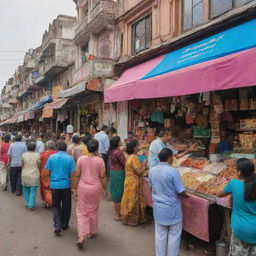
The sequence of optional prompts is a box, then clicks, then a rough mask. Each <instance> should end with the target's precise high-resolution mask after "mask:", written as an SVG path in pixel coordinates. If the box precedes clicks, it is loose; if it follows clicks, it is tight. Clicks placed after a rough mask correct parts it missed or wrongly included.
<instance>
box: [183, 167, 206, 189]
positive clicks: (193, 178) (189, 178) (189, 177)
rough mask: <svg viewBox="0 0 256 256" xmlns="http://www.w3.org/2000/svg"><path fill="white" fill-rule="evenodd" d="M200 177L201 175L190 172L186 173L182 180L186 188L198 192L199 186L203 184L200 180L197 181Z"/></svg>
mask: <svg viewBox="0 0 256 256" xmlns="http://www.w3.org/2000/svg"><path fill="white" fill-rule="evenodd" d="M199 176H200V174H199V173H196V172H193V171H190V172H187V173H185V174H184V175H183V176H182V177H181V178H182V182H183V184H184V186H185V187H186V188H189V189H192V190H196V189H197V188H198V186H199V185H200V184H201V183H202V182H200V181H199V180H197V178H198V177H199Z"/></svg>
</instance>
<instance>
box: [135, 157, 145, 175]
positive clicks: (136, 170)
mask: <svg viewBox="0 0 256 256" xmlns="http://www.w3.org/2000/svg"><path fill="white" fill-rule="evenodd" d="M147 163H148V162H147V160H146V161H144V162H143V164H142V165H141V168H136V169H134V171H135V173H136V174H138V175H142V174H143V173H144V172H145V171H146V170H147Z"/></svg>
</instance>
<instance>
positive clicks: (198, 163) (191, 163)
mask: <svg viewBox="0 0 256 256" xmlns="http://www.w3.org/2000/svg"><path fill="white" fill-rule="evenodd" d="M208 163H209V161H208V160H201V159H192V158H188V159H187V160H185V161H184V162H183V163H182V164H181V165H182V166H184V167H192V168H195V169H198V170H203V168H204V167H205V166H206V165H207V164H208Z"/></svg>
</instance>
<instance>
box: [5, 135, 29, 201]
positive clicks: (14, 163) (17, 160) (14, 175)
mask: <svg viewBox="0 0 256 256" xmlns="http://www.w3.org/2000/svg"><path fill="white" fill-rule="evenodd" d="M25 152H27V146H26V144H25V143H24V142H22V136H21V135H17V136H16V137H15V142H14V143H13V144H11V146H10V147H9V151H8V155H9V163H10V183H11V190H12V193H15V192H16V195H17V196H20V195H21V194H22V185H21V162H22V160H21V159H22V155H23V153H25Z"/></svg>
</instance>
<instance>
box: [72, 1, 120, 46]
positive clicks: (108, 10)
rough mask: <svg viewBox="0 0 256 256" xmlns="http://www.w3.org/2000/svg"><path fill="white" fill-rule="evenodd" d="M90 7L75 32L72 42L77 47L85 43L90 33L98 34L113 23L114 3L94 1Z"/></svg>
mask: <svg viewBox="0 0 256 256" xmlns="http://www.w3.org/2000/svg"><path fill="white" fill-rule="evenodd" d="M92 7H93V8H92V9H91V10H90V11H89V13H88V16H86V17H85V18H84V19H83V21H82V22H81V23H80V24H79V25H78V27H77V29H76V31H75V37H74V42H75V43H76V44H78V45H79V44H83V43H84V42H87V41H88V40H89V37H90V33H93V34H98V33H100V32H101V31H102V30H104V29H106V28H112V27H113V25H114V23H115V10H116V2H114V1H107V0H95V1H94V2H93V5H92Z"/></svg>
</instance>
